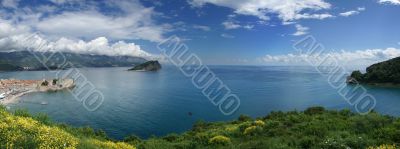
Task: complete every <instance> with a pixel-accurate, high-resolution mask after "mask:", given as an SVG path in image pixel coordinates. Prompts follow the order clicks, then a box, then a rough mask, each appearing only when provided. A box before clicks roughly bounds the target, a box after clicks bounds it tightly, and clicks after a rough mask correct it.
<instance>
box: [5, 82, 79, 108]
mask: <svg viewBox="0 0 400 149" xmlns="http://www.w3.org/2000/svg"><path fill="white" fill-rule="evenodd" d="M74 86H75V84H74V81H73V80H72V79H61V80H58V79H53V80H16V79H7V80H0V104H3V105H6V104H9V103H14V102H16V101H17V100H18V99H19V97H21V96H23V95H25V94H28V93H32V92H47V91H58V90H64V89H69V88H73V87H74Z"/></svg>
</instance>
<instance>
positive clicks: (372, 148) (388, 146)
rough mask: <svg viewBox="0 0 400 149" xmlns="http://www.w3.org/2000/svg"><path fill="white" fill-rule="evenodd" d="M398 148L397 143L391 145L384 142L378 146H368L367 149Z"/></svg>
mask: <svg viewBox="0 0 400 149" xmlns="http://www.w3.org/2000/svg"><path fill="white" fill-rule="evenodd" d="M396 148H398V147H397V146H396V145H394V144H393V145H390V144H383V145H379V146H377V147H372V146H370V147H368V148H367V149H396Z"/></svg>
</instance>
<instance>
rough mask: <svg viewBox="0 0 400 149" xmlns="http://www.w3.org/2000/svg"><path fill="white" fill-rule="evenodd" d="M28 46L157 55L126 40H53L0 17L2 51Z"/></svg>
mask: <svg viewBox="0 0 400 149" xmlns="http://www.w3.org/2000/svg"><path fill="white" fill-rule="evenodd" d="M32 35H33V36H32ZM28 48H29V49H31V50H35V51H38V52H71V53H79V54H95V55H109V56H117V55H119V56H137V57H144V58H153V57H155V56H154V55H152V54H149V53H147V52H145V51H144V50H143V49H141V47H140V46H139V45H136V44H135V43H127V42H124V41H118V42H115V43H111V42H110V41H109V40H108V39H107V38H105V37H97V38H95V39H93V40H90V41H84V40H78V39H70V38H65V37H62V38H59V39H57V40H51V39H48V38H46V36H45V35H38V34H33V33H32V31H31V30H30V28H29V27H28V26H25V25H15V24H12V23H11V22H10V21H6V20H2V19H0V49H1V51H2V52H5V51H20V50H27V49H28Z"/></svg>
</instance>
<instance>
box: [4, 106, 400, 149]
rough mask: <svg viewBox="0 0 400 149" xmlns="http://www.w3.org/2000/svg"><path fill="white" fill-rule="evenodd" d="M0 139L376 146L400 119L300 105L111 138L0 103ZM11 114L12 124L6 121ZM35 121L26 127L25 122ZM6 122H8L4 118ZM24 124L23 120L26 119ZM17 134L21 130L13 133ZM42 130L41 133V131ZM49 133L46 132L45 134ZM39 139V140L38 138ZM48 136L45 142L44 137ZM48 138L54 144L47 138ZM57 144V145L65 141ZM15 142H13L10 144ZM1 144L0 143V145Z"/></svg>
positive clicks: (399, 134) (128, 144)
mask: <svg viewBox="0 0 400 149" xmlns="http://www.w3.org/2000/svg"><path fill="white" fill-rule="evenodd" d="M0 114H1V117H0V144H2V145H3V148H4V144H6V145H7V144H10V143H14V147H15V148H18V147H25V148H26V146H29V148H38V146H39V145H40V144H41V143H42V144H45V143H47V144H45V145H54V146H51V147H59V146H57V145H59V144H57V143H59V142H57V140H63V141H61V142H62V143H64V144H65V143H67V145H70V146H66V147H70V148H89V149H90V148H133V147H136V148H139V149H142V148H143V149H158V148H178V149H192V148H193V149H203V148H206V149H207V148H209V149H215V148H227V149H228V148H229V149H230V148H237V149H242V148H273V149H279V148H282V149H290V148H293V149H297V148H332V149H342V148H343V149H345V148H368V147H369V148H375V147H378V146H387V147H388V148H390V147H392V148H395V146H398V145H399V144H398V143H399V142H400V119H399V118H395V117H391V116H385V115H380V114H378V113H376V112H371V113H369V114H367V115H358V114H355V113H352V112H350V111H349V110H341V111H333V110H325V109H324V108H322V107H312V108H309V109H307V110H305V111H302V112H298V111H291V112H272V113H270V114H269V115H267V116H265V117H261V118H257V119H252V118H250V117H247V116H240V117H239V118H238V120H236V121H231V122H214V123H207V122H202V121H200V122H198V123H196V124H195V125H194V126H193V128H192V129H191V130H188V131H186V132H184V133H182V134H170V135H166V136H163V137H152V138H149V139H146V140H142V139H140V138H138V137H136V136H134V135H132V136H128V137H126V139H124V140H121V141H120V142H118V141H113V140H112V139H110V138H108V137H107V136H106V134H105V133H104V132H103V131H95V130H93V129H91V128H89V127H84V128H73V127H70V126H67V125H64V124H55V123H52V122H51V121H50V120H48V118H47V116H46V115H44V114H40V115H36V116H31V115H30V114H29V113H27V112H26V111H24V110H17V111H15V112H14V113H13V114H10V113H9V112H6V111H5V110H4V108H1V109H0ZM10 119H15V120H14V121H13V122H14V123H13V124H11V125H13V127H12V128H10V127H8V128H7V127H6V126H5V125H4V124H5V122H10ZM27 121H28V122H31V123H36V122H37V124H35V125H33V124H29V125H32V126H29V127H25V126H23V124H24V122H27ZM7 124H8V125H9V123H7ZM26 125H28V124H26ZM45 128H46V129H49V131H50V132H54V133H53V134H54V136H52V135H49V134H46V133H44V135H45V138H48V139H50V138H52V137H55V138H58V139H50V140H54V141H53V142H51V141H49V140H46V139H44V140H40V139H37V138H35V137H36V136H38V135H37V134H40V133H38V132H41V131H43V130H42V129H45ZM18 134H20V135H18ZM42 135H43V134H42ZM46 135H49V136H46ZM40 141H42V142H40ZM46 141H47V142H46ZM52 143H53V144H52ZM64 144H61V145H64ZM15 145H17V146H15ZM0 148H2V147H1V146H0Z"/></svg>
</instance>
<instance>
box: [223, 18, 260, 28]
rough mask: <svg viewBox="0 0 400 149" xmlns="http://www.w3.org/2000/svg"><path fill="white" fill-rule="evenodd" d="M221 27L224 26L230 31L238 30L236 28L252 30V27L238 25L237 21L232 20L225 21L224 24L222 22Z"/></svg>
mask: <svg viewBox="0 0 400 149" xmlns="http://www.w3.org/2000/svg"><path fill="white" fill-rule="evenodd" d="M222 25H223V26H224V28H225V29H227V30H230V29H238V28H244V29H249V30H250V29H253V28H254V25H240V24H238V23H237V21H233V20H227V21H225V22H222Z"/></svg>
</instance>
